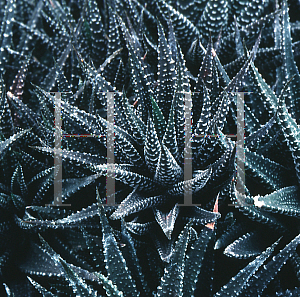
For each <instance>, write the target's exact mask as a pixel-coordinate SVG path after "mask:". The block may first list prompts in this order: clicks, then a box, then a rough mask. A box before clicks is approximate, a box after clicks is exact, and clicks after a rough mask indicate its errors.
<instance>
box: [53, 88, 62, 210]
mask: <svg viewBox="0 0 300 297" xmlns="http://www.w3.org/2000/svg"><path fill="white" fill-rule="evenodd" d="M54 118H55V144H54V205H55V206H60V205H62V160H61V125H62V124H61V94H60V93H59V92H56V93H55V111H54Z"/></svg>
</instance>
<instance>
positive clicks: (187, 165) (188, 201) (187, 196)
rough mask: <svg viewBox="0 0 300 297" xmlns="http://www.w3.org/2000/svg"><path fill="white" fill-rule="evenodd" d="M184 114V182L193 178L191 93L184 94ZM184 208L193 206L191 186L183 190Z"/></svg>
mask: <svg viewBox="0 0 300 297" xmlns="http://www.w3.org/2000/svg"><path fill="white" fill-rule="evenodd" d="M184 114H185V128H184V135H185V147H184V181H185V182H187V181H190V180H192V178H193V164H192V159H193V156H192V143H191V138H192V96H191V93H188V92H187V93H185V100H184ZM183 205H184V206H192V205H193V196H192V185H190V186H187V187H185V188H184V204H183Z"/></svg>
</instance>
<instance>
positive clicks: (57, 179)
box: [46, 92, 71, 206]
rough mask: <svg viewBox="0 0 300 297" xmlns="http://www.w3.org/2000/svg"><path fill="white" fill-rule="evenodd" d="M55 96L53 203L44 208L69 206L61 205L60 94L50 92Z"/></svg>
mask: <svg viewBox="0 0 300 297" xmlns="http://www.w3.org/2000/svg"><path fill="white" fill-rule="evenodd" d="M50 93H53V94H55V101H54V121H55V131H54V201H53V204H46V206H71V204H63V203H62V158H61V137H62V131H61V126H62V120H61V92H50Z"/></svg>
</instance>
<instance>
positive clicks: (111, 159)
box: [104, 92, 116, 206]
mask: <svg viewBox="0 0 300 297" xmlns="http://www.w3.org/2000/svg"><path fill="white" fill-rule="evenodd" d="M114 107H115V100H114V92H108V93H107V122H108V125H107V135H106V145H107V176H106V204H104V205H106V206H114V205H116V204H115V155H114V142H115V132H114V114H115V108H114Z"/></svg>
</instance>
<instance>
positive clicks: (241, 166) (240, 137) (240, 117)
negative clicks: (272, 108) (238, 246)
mask: <svg viewBox="0 0 300 297" xmlns="http://www.w3.org/2000/svg"><path fill="white" fill-rule="evenodd" d="M244 102H245V99H244V92H237V142H236V156H237V158H236V163H237V164H236V165H237V183H236V190H237V192H238V193H239V194H240V195H239V196H240V198H241V199H244V200H245V198H244V197H245V196H244V195H245V147H244V144H245V115H244ZM243 202H245V201H243Z"/></svg>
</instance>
